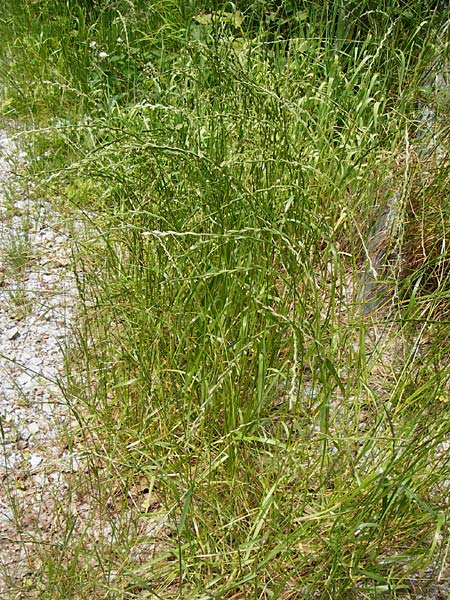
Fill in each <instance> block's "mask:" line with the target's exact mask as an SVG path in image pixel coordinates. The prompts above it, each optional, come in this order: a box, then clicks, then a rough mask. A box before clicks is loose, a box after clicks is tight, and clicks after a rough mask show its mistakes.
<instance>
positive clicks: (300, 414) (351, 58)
mask: <svg viewBox="0 0 450 600" xmlns="http://www.w3.org/2000/svg"><path fill="white" fill-rule="evenodd" d="M385 4H386V6H383V8H379V7H378V8H377V9H373V8H372V6H371V4H370V3H368V2H367V3H362V5H361V6H359V5H358V7H356V5H355V7H352V10H350V9H349V11H348V12H346V11H345V10H344V9H343V8H342V5H341V4H340V3H331V4H330V8H329V10H331V11H332V14H333V15H334V16H333V19H334V20H333V19H332V20H331V23H332V29H330V27H331V25H328V24H327V25H326V27H325V24H326V23H329V22H330V21H326V22H325V18H324V17H325V15H324V14H323V12H322V10H323V9H322V8H321V6H322V5H320V6H319V4H318V3H314V2H311V3H306V2H305V3H302V6H301V10H299V11H296V10H294V8H293V7H291V4H288V3H273V6H272V4H270V6H269V5H267V6H262V4H259V3H256V2H254V3H247V4H245V3H243V5H242V6H233V7H231V6H228V5H226V6H225V5H223V6H222V5H220V6H219V5H217V6H214V7H205V6H203V5H200V4H196V3H191V4H188V5H187V6H186V5H185V3H182V4H180V5H178V4H177V3H175V2H172V3H171V2H161V3H159V4H158V3H155V4H153V5H152V7H151V8H150V9H148V7H147V9H148V10H146V11H145V10H144V7H143V6H142V5H141V4H140V3H139V2H137V1H136V2H131V3H130V2H129V3H126V4H123V5H122V4H121V3H115V4H114V5H109V4H108V5H104V4H103V3H101V2H94V3H92V4H91V8H90V9H89V10H87V9H83V8H81V7H79V6H78V5H77V4H76V3H74V4H73V6H72V4H71V5H70V6H64V7H62V6H61V7H60V8H59V11H58V12H56V11H54V10H53V9H52V8H51V5H50V4H46V3H43V5H44V8H43V9H42V10H43V12H42V15H44V14H46V15H47V17H51V18H46V19H44V18H43V17H42V18H41V17H40V16H39V18H37V19H36V22H33V27H32V28H31V29H28V30H27V32H28V33H27V37H26V40H25V41H22V42H20V41H19V35H18V32H19V31H22V32H23V31H24V24H25V23H28V24H30V21H29V19H30V18H31V16H32V14H33V11H34V10H37V9H36V7H34V5H33V4H29V3H28V4H26V3H24V4H22V3H14V6H15V7H16V8H14V11H13V7H12V5H10V4H8V3H7V6H8V9H9V12H7V13H6V16H4V17H3V25H2V27H3V29H5V28H6V27H8V30H9V33H8V38H7V39H8V43H7V44H6V45H5V50H4V51H3V57H2V65H3V67H2V70H3V71H4V69H5V65H8V64H12V63H11V61H12V60H13V58H14V61H15V62H14V63H13V67H12V71H11V73H12V72H14V74H15V76H14V80H15V81H16V82H18V83H17V85H12V84H11V83H10V84H9V85H8V80H6V83H5V91H4V94H5V97H6V99H5V102H4V105H5V106H8V110H9V115H11V116H12V115H14V116H17V115H19V114H20V115H22V118H25V115H27V114H29V115H31V117H30V118H32V119H33V120H34V124H35V126H34V130H33V132H32V136H34V140H35V148H39V147H40V148H42V150H45V151H47V150H49V151H50V152H49V155H48V157H47V160H46V161H45V164H44V165H43V166H42V165H41V166H39V168H37V167H36V163H35V164H34V165H32V169H34V173H33V175H34V176H35V177H38V178H39V180H40V182H41V184H42V183H43V182H44V183H45V185H46V186H47V188H50V189H52V191H53V192H54V194H55V196H56V195H57V196H58V197H59V198H60V199H61V198H66V199H67V198H68V199H69V200H70V202H72V203H73V204H77V205H78V206H79V208H80V209H82V210H83V211H84V212H85V214H87V216H88V220H89V232H90V233H89V236H88V237H87V238H85V239H84V240H83V241H80V243H79V252H78V254H77V262H76V270H77V281H78V287H79V292H80V299H81V309H82V310H81V315H82V319H81V321H80V324H79V327H78V330H77V332H76V333H77V334H76V336H75V343H74V348H73V356H72V362H71V365H70V367H69V368H68V386H67V388H66V393H67V396H68V398H70V402H71V404H72V405H73V408H74V410H76V413H77V415H78V418H79V424H80V432H81V433H82V435H83V436H84V439H85V443H86V448H87V450H86V451H87V452H89V453H90V461H91V463H90V464H91V467H90V469H89V472H88V475H89V477H88V478H87V480H86V481H83V482H82V481H81V478H80V480H79V481H77V482H74V493H78V494H80V498H81V496H82V494H87V495H89V496H90V498H91V500H90V501H91V503H92V505H93V507H94V508H93V511H94V512H95V507H108V508H107V509H105V510H104V511H103V513H102V517H101V519H100V522H102V520H106V521H108V522H109V523H110V524H111V523H114V524H115V525H114V526H113V529H112V531H111V532H110V534H109V546H108V545H107V544H106V545H102V546H101V548H102V549H101V551H98V552H97V553H96V554H95V556H94V555H93V554H92V553H91V545H92V539H91V538H92V536H93V537H95V536H96V535H97V533H98V522H99V521H95V520H94V521H93V525H92V530H91V532H90V533H89V532H88V531H87V532H85V535H81V536H80V538H79V539H78V540H76V541H75V542H74V543H75V544H78V546H77V550H76V552H74V553H73V552H72V553H70V556H69V557H68V558H67V561H64V560H62V561H61V562H60V563H58V564H57V565H56V563H54V562H47V563H45V557H44V562H43V564H44V565H45V564H49V565H51V568H50V567H49V568H48V569H47V570H45V569H44V568H43V570H42V581H43V582H44V584H45V582H47V583H48V585H47V586H45V585H44V589H47V593H48V590H49V589H52V590H57V589H58V586H56V585H55V580H56V579H58V581H61V580H62V581H64V584H65V585H66V584H67V580H66V579H64V578H65V573H66V572H67V571H65V569H68V570H69V571H70V573H72V575H73V573H75V570H74V564H75V563H74V562H73V561H74V560H75V561H76V564H77V567H78V565H80V568H79V569H78V568H77V571H76V573H77V577H78V578H80V577H81V578H82V577H88V576H89V578H90V579H91V580H92V579H93V578H92V571H93V572H94V573H96V574H97V575H98V578H97V580H96V581H97V583H98V587H97V588H95V589H93V588H92V586H91V588H89V589H90V590H91V591H90V592H89V594H90V595H89V597H92V598H97V597H98V598H100V597H115V598H116V597H117V598H138V597H146V598H154V597H156V598H171V597H179V598H294V597H296V598H315V597H317V598H382V597H399V595H400V594H401V593H403V592H404V591H406V590H414V589H415V590H417V589H418V577H419V576H418V573H421V572H423V570H424V569H425V568H427V567H432V568H434V569H437V570H439V569H440V568H441V567H442V565H443V563H444V560H443V558H442V557H443V556H444V555H445V551H446V549H445V541H444V540H445V537H446V534H447V515H448V489H447V488H448V460H447V458H446V439H447V437H448V433H449V429H450V419H449V417H448V410H447V409H448V406H447V404H448V403H447V399H448V393H449V392H448V368H447V366H446V360H445V359H446V357H447V356H448V344H447V342H446V341H445V340H446V339H447V335H448V332H447V319H446V317H445V315H446V313H445V312H442V311H443V307H445V305H446V304H445V299H446V296H447V294H448V289H447V286H446V283H445V281H446V280H444V279H442V278H441V280H439V285H436V286H434V288H433V289H432V290H428V289H427V288H426V287H422V286H421V285H416V283H417V281H418V279H417V273H418V269H422V268H425V267H422V266H420V267H418V266H417V265H416V263H415V262H414V259H412V258H411V259H409V264H410V268H411V270H412V272H413V274H412V275H410V280H409V281H410V283H411V285H410V287H409V288H408V289H407V290H406V291H405V292H404V298H405V300H404V301H403V302H398V303H397V304H396V307H395V310H392V311H391V312H387V311H384V312H383V311H382V310H381V311H380V312H378V313H375V315H374V314H372V315H364V314H363V313H364V311H363V310H362V307H361V299H360V290H359V287H360V280H361V272H362V271H363V270H364V268H365V265H366V264H367V260H368V259H370V256H368V253H369V249H368V243H367V240H368V238H369V236H370V231H371V228H372V226H373V222H374V221H375V220H376V218H377V214H378V213H379V211H380V206H382V205H383V202H385V197H384V191H383V190H385V189H386V186H388V188H389V190H391V191H392V190H396V191H398V198H399V207H400V208H399V210H400V214H401V215H403V217H405V215H408V218H409V219H410V220H409V221H407V220H406V217H405V220H404V221H403V222H402V224H403V227H402V228H401V229H400V230H399V231H400V234H399V237H398V239H397V240H396V243H397V246H396V248H398V252H399V256H400V255H401V254H402V253H403V255H405V256H406V255H407V254H408V253H412V252H413V251H414V250H415V248H417V247H418V242H417V240H418V237H420V236H422V238H423V239H425V238H426V240H427V243H429V244H430V248H434V247H436V246H435V241H434V238H437V237H439V236H440V235H441V233H442V235H443V236H444V239H445V236H446V233H447V229H448V224H447V219H446V218H445V207H444V205H443V203H442V204H441V203H439V202H438V201H437V200H436V204H435V205H434V207H433V209H431V208H430V207H429V205H427V204H426V203H425V202H424V203H423V206H424V209H423V210H422V211H421V212H420V217H418V219H419V221H420V223H421V225H420V227H419V225H418V222H414V221H413V219H412V217H411V216H410V215H412V214H416V213H417V211H418V210H419V209H418V208H417V207H418V202H417V200H416V199H415V198H417V197H420V194H419V196H417V194H416V192H415V191H414V185H413V178H412V162H411V160H410V156H411V152H409V154H408V151H410V147H411V145H412V144H414V142H412V141H411V140H412V139H413V137H414V119H415V117H416V112H417V98H418V97H419V94H420V89H421V85H422V80H423V73H424V70H425V69H426V68H427V65H429V64H430V63H431V62H432V61H433V60H434V53H435V50H436V47H434V46H433V42H434V40H435V33H436V31H437V27H438V22H439V19H438V15H437V13H436V11H434V10H433V9H432V8H430V7H427V6H422V5H419V4H417V3H415V4H414V6H413V5H411V6H409V5H408V7H406V8H405V7H402V8H401V7H400V5H399V4H397V3H385ZM17 6H19V8H17ZM402 6H403V5H402ZM45 11H47V13H45ZM283 11H284V12H283ZM294 13H295V14H294ZM294 16H295V18H292V19H291V17H294ZM288 17H289V18H288ZM405 22H406V23H407V26H406V25H405ZM11 24H14V27H11ZM75 24H76V26H75ZM327 27H328V29H327ZM42 32H45V35H41V33H42ZM62 32H66V33H67V32H69V34H68V35H65V36H63V35H61V34H62ZM119 39H120V41H119ZM92 42H95V43H92ZM21 43H22V44H26V47H25V46H22V47H21V50H20V52H19V51H18V50H17V45H19V44H21ZM25 50H26V52H27V54H25V53H23V52H24V51H25ZM101 53H102V56H101ZM94 54H95V56H94ZM24 56H26V57H27V59H26V60H27V62H30V61H32V62H36V64H37V66H38V68H36V69H35V73H37V74H38V75H35V76H36V77H38V78H40V79H41V81H42V82H44V81H47V80H50V81H51V85H47V84H46V86H45V89H44V86H42V87H41V88H40V89H39V91H38V93H34V92H33V93H31V92H30V91H29V90H28V86H29V78H30V77H32V74H31V73H30V70H29V68H27V66H26V64H25V61H24ZM44 58H45V60H44ZM20 82H22V83H20ZM26 82H28V83H27V86H25V83H26ZM18 86H19V89H20V93H18ZM20 86H22V87H20ZM25 87H27V89H25ZM55 119H56V121H55ZM402 156H406V159H405V160H403V161H402V160H401V159H399V157H402ZM440 160H441V161H442V162H440V164H439V169H438V171H439V173H438V174H437V175H436V177H435V178H434V180H433V181H434V183H430V186H431V187H430V191H429V192H426V191H424V192H423V193H424V194H425V193H430V195H433V197H434V194H432V192H431V190H432V189H433V185H440V188H439V189H440V191H441V194H442V197H444V195H445V194H446V188H445V185H444V182H445V181H446V180H445V177H444V175H443V173H444V172H445V168H446V167H445V164H446V163H445V160H444V159H440ZM420 161H421V158H420V157H419V159H418V162H419V164H418V165H417V169H418V170H419V169H420ZM436 182H437V183H436ZM420 193H422V191H421V192H420ZM413 203H414V204H413ZM411 206H414V213H413V211H412V209H411V210H410V208H409V207H411ZM425 207H426V210H425ZM437 214H439V215H440V217H442V218H440V219H439V224H438V220H437V218H436V215H437ZM424 223H425V224H426V226H424V225H423V224H424ZM440 228H442V229H440ZM429 231H432V233H428V232H429ZM406 249H407V251H408V252H406ZM441 249H442V245H441ZM431 260H434V261H446V248H444V252H443V251H440V252H439V258H438V257H437V253H436V252H433V251H431V250H430V252H429V253H428V254H427V257H426V259H425V262H426V265H427V266H426V268H428V269H429V268H431V262H430V261H431ZM440 264H443V263H440ZM394 284H395V285H394V286H393V287H392V288H389V289H390V290H391V289H392V290H394V292H395V291H396V290H397V291H398V292H399V293H400V290H399V287H400V286H399V282H394ZM391 295H392V294H391ZM425 296H426V302H427V306H428V307H433V310H435V311H436V310H440V311H441V313H440V314H443V315H444V318H442V319H440V320H438V319H437V318H433V317H432V316H431V315H432V313H431V312H426V311H424V310H423V306H424V304H423V303H424V301H425ZM429 310H430V311H431V308H430V309H429ZM433 314H434V315H435V314H436V313H433ZM77 486H79V489H78V491H76V490H75V488H76V487H77ZM83 486H84V487H83ZM86 486H87V487H86ZM80 501H81V500H80ZM96 523H97V525H96ZM96 527H97V529H96ZM89 536H91V538H90V537H89ZM86 565H89V567H90V569H88V570H87V569H86ZM87 571H89V574H88V573H87ZM68 577H69V576H68ZM70 577H72V576H70ZM70 577H69V579H70ZM61 578H62V579H61ZM80 585H81V584H80V581H78V582H77V585H76V586H74V587H73V588H70V586H67V587H65V588H64V589H65V591H64V594H65V596H64V597H65V598H69V597H77V596H76V594H77V593H79V589H80V588H79V586H80ZM77 586H78V587H77ZM77 590H78V591H77ZM52 593H53V592H52ZM58 593H59V592H58ZM47 597H48V596H47ZM53 597H55V598H57V597H61V595H60V596H58V595H57V592H56V591H55V594H54V596H53Z"/></svg>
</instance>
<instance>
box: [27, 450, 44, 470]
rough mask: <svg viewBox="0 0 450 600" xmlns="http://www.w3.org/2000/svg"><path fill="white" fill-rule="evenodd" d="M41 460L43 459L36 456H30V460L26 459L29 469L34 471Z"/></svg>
mask: <svg viewBox="0 0 450 600" xmlns="http://www.w3.org/2000/svg"><path fill="white" fill-rule="evenodd" d="M43 460H44V459H43V458H42V456H39V455H38V454H31V456H30V458H29V459H28V462H29V463H30V467H31V468H32V469H36V467H38V466H39V465H40V464H41V462H42V461H43Z"/></svg>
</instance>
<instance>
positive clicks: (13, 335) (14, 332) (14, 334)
mask: <svg viewBox="0 0 450 600" xmlns="http://www.w3.org/2000/svg"><path fill="white" fill-rule="evenodd" d="M19 337H20V332H19V330H18V329H17V327H13V328H12V329H10V330H9V331H8V340H10V341H14V340H17V339H18V338H19Z"/></svg>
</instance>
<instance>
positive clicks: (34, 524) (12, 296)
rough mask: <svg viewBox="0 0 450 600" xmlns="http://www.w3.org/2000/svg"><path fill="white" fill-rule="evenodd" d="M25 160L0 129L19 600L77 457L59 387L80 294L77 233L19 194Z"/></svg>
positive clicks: (0, 328)
mask: <svg viewBox="0 0 450 600" xmlns="http://www.w3.org/2000/svg"><path fill="white" fill-rule="evenodd" d="M24 160H26V157H25V156H24V155H23V153H21V152H20V151H19V150H18V148H17V147H16V145H15V143H14V142H13V140H12V139H11V137H10V136H9V135H8V134H7V133H6V132H4V131H3V132H0V182H2V188H3V189H2V191H1V193H0V441H1V446H0V595H1V594H2V593H5V592H9V593H11V597H14V598H15V597H16V596H15V595H14V596H13V590H14V589H17V590H18V589H22V590H23V588H24V582H25V584H26V581H27V578H28V579H29V580H30V584H31V583H32V579H33V577H32V574H33V572H34V569H36V568H37V567H38V565H37V564H36V560H35V555H36V552H35V545H36V543H42V542H46V543H48V541H49V539H51V536H52V531H53V530H54V529H55V528H57V525H56V522H55V519H56V518H57V511H56V510H55V508H56V507H57V504H58V502H60V501H61V500H62V499H63V498H64V495H65V492H66V489H67V485H66V482H65V474H67V473H68V472H72V471H73V470H75V469H76V468H77V464H78V463H77V461H76V460H75V458H74V457H73V456H72V455H71V454H70V453H69V452H68V450H67V449H66V448H64V444H63V443H62V442H61V439H63V437H62V435H61V433H62V428H64V427H67V426H70V420H69V416H68V414H67V409H66V407H65V405H64V402H63V401H62V398H61V393H60V391H59V388H58V385H57V380H58V377H59V376H60V374H61V372H62V367H63V357H62V352H61V350H62V347H63V345H64V343H65V340H66V339H67V330H68V324H69V323H70V319H71V316H72V312H71V310H70V306H73V304H74V300H75V295H76V288H75V282H74V279H73V276H72V273H71V272H70V270H69V262H70V252H71V244H70V236H69V234H68V233H67V231H66V230H65V229H64V224H63V223H62V222H61V217H60V215H58V213H57V212H56V211H55V210H53V209H52V207H51V205H50V204H49V203H48V202H46V201H45V200H30V199H28V198H23V197H21V195H20V193H17V192H14V186H15V183H17V181H16V180H17V176H16V173H17V171H20V162H22V164H23V162H24ZM16 188H17V189H19V188H18V186H16ZM25 587H26V585H25ZM20 597H23V596H22V595H21V596H20Z"/></svg>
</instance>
